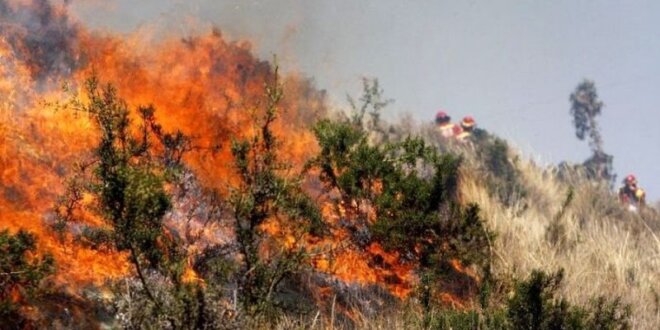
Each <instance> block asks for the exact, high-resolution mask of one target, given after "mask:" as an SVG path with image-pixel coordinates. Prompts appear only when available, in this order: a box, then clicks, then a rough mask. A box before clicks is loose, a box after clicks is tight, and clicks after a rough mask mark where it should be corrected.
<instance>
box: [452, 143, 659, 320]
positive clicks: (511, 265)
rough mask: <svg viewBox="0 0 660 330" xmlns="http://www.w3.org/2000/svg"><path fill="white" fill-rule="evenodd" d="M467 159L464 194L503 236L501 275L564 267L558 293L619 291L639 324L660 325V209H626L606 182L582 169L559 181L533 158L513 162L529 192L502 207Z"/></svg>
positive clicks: (498, 247) (583, 296)
mask: <svg viewBox="0 0 660 330" xmlns="http://www.w3.org/2000/svg"><path fill="white" fill-rule="evenodd" d="M511 156H513V155H511ZM511 159H513V158H511ZM466 160H467V161H466V166H465V168H464V170H463V173H462V184H461V196H462V198H463V200H464V201H466V202H475V203H478V204H479V205H480V206H481V208H482V212H483V213H482V215H483V217H484V219H485V220H486V221H487V223H488V225H489V226H490V228H491V229H492V230H493V231H495V232H496V233H497V235H498V237H497V239H496V240H495V242H494V246H493V250H494V255H495V260H494V265H493V266H494V271H495V273H496V274H497V275H498V276H499V277H501V278H507V277H508V278H512V277H514V278H524V277H525V276H527V275H528V274H529V273H530V271H532V270H533V269H541V270H545V271H548V272H553V271H557V270H558V269H560V268H563V269H564V270H565V281H564V286H563V289H562V292H561V294H562V295H563V296H564V297H566V298H567V299H568V300H570V301H572V302H575V303H580V304H584V303H588V302H589V300H590V299H591V298H594V297H597V296H601V295H604V296H608V297H616V296H618V297H621V299H622V301H623V302H624V303H627V304H630V305H631V307H632V319H631V323H632V326H633V328H634V329H660V241H659V240H658V237H657V236H658V235H660V233H658V232H657V231H658V230H657V228H659V227H660V226H658V223H659V221H658V219H657V216H656V215H655V212H653V211H652V210H648V211H647V212H642V213H641V214H642V215H641V216H640V215H639V214H633V213H631V212H628V211H625V210H623V208H622V207H621V206H620V205H618V202H617V200H616V196H615V195H614V194H613V193H612V192H611V191H610V190H609V189H608V188H607V187H606V186H603V185H597V184H594V183H592V182H589V181H587V180H585V179H583V178H582V177H581V176H580V175H576V176H574V177H573V178H570V179H565V180H560V179H559V178H558V175H557V173H556V171H555V170H554V169H543V168H541V167H539V166H537V165H536V164H534V162H532V161H516V163H517V164H516V166H517V167H518V169H519V170H520V175H521V176H522V182H523V185H524V189H525V191H526V197H524V198H518V199H517V200H516V202H515V203H513V205H511V206H510V207H505V206H504V205H503V204H502V203H500V202H499V201H498V200H497V199H496V198H495V197H493V196H491V194H490V193H489V191H488V189H487V186H486V185H485V184H484V180H483V175H482V174H480V173H479V171H478V170H477V169H476V168H477V166H476V165H477V164H476V160H474V159H473V158H472V157H471V156H470V155H469V154H468V155H467V156H466ZM571 190H573V192H574V194H573V198H572V200H570V198H568V194H569V191H571ZM563 206H565V210H564V212H562V211H561V210H562V207H563Z"/></svg>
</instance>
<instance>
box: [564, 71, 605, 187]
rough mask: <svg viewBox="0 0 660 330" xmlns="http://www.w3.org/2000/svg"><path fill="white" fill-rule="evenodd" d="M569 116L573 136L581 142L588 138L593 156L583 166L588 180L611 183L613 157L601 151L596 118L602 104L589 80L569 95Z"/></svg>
mask: <svg viewBox="0 0 660 330" xmlns="http://www.w3.org/2000/svg"><path fill="white" fill-rule="evenodd" d="M569 100H570V102H571V115H572V116H573V125H574V126H575V135H576V136H577V138H578V139H579V140H581V141H583V140H585V139H586V138H587V137H588V138H589V147H590V148H591V151H592V152H593V155H592V156H591V157H590V158H589V159H587V160H586V161H585V162H584V164H583V166H584V167H585V169H586V171H587V175H588V176H589V177H590V178H594V179H599V180H601V179H602V180H605V181H607V182H610V183H611V182H613V181H614V180H615V179H616V175H615V174H614V170H613V168H612V160H613V157H612V156H611V155H609V154H607V153H606V152H605V151H604V150H603V138H602V136H601V133H600V128H599V127H598V122H597V121H596V117H598V116H600V114H601V110H602V108H603V102H602V101H601V100H600V99H599V98H598V92H597V91H596V85H595V83H594V82H593V81H591V80H586V79H585V80H584V81H582V82H581V83H580V84H579V85H578V86H577V87H576V88H575V91H574V92H573V93H572V94H571V96H570V98H569Z"/></svg>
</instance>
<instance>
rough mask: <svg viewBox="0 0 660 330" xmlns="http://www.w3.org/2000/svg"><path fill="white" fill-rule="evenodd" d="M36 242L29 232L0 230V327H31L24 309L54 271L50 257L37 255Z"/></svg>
mask: <svg viewBox="0 0 660 330" xmlns="http://www.w3.org/2000/svg"><path fill="white" fill-rule="evenodd" d="M35 243H36V242H35V237H34V236H33V235H32V234H30V233H28V232H26V231H22V230H21V231H19V232H17V233H16V234H10V233H9V232H8V231H7V230H3V231H0V324H3V325H6V326H9V325H14V326H16V327H17V328H24V327H27V326H28V325H29V324H30V321H29V320H28V318H27V317H26V316H25V315H24V313H22V312H21V310H20V308H21V307H22V306H23V307H24V306H26V305H27V304H29V303H30V302H34V301H33V298H35V296H36V295H38V293H39V292H40V290H41V289H42V286H41V284H42V280H43V279H44V277H45V276H47V275H49V274H50V273H52V272H53V271H54V261H53V258H52V257H51V256H50V255H44V256H41V257H39V256H36V255H35V252H36V245H35Z"/></svg>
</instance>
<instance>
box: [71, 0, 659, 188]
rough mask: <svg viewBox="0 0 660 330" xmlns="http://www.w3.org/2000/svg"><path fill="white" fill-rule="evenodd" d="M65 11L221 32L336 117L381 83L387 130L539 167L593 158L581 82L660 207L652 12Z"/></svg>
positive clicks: (454, 6) (91, 4)
mask: <svg viewBox="0 0 660 330" xmlns="http://www.w3.org/2000/svg"><path fill="white" fill-rule="evenodd" d="M136 2H137V1H132V0H114V1H112V0H110V1H90V0H86V1H85V0H82V1H73V2H72V4H71V9H72V11H73V12H74V14H75V15H76V16H77V17H78V19H79V20H81V21H82V22H84V23H85V24H86V25H87V26H89V27H91V28H93V29H103V30H110V31H114V32H117V33H126V34H130V33H135V32H136V31H153V30H158V31H163V33H167V34H174V35H177V36H189V35H192V34H196V33H205V32H208V30H209V29H210V27H211V26H217V27H219V28H220V29H221V30H222V31H223V34H224V35H225V36H226V37H227V38H229V39H236V40H238V39H249V40H250V41H251V42H252V43H253V47H254V50H255V52H256V54H257V55H258V56H259V57H261V58H263V59H270V58H271V57H272V55H273V54H276V55H277V57H278V61H279V63H280V64H281V65H282V67H283V68H284V69H285V70H287V71H295V72H301V73H303V74H305V75H307V76H310V77H313V78H314V80H315V81H316V84H317V87H319V88H321V89H326V90H327V91H328V93H329V95H330V96H331V101H332V102H333V103H334V104H337V105H342V104H345V98H346V94H351V95H359V93H360V91H361V88H360V79H361V77H375V78H378V79H379V81H380V83H381V86H382V87H383V88H384V90H385V96H386V97H388V98H392V99H394V100H395V103H394V104H392V105H391V106H390V107H389V108H388V109H387V112H388V114H387V115H388V116H389V118H396V117H397V116H398V115H400V114H402V113H409V114H412V115H413V116H414V117H415V118H416V119H417V120H419V121H431V120H432V119H433V116H434V115H435V113H436V112H437V111H438V110H439V109H443V110H446V111H447V112H448V113H449V114H450V115H452V116H453V118H454V119H457V120H458V119H460V118H461V117H462V116H464V115H472V116H474V117H475V119H476V120H477V123H478V125H479V126H481V127H482V128H485V129H487V130H489V131H491V132H493V133H495V134H497V135H499V136H502V137H504V138H506V139H507V140H509V142H510V143H511V144H512V145H514V146H515V147H517V148H519V149H520V150H521V151H522V152H524V153H525V155H527V156H528V157H531V158H533V159H534V160H536V161H537V162H538V163H539V164H548V165H549V164H556V163H559V162H561V161H564V160H565V161H569V162H574V163H579V162H582V161H584V160H585V159H586V158H588V157H589V156H590V151H589V148H588V145H587V142H586V141H579V140H577V138H576V137H575V130H574V127H573V125H572V122H571V117H570V112H569V110H570V103H569V101H568V97H569V95H570V93H571V92H572V91H573V90H574V89H575V87H576V86H577V84H578V83H579V82H580V81H582V80H583V79H584V78H588V79H592V80H594V81H595V83H596V87H597V89H598V93H599V96H600V99H601V100H602V101H603V102H604V103H605V107H604V108H603V112H602V115H601V116H600V117H599V118H598V121H599V125H600V127H601V130H602V135H603V139H604V141H605V144H604V149H605V151H606V152H607V153H609V154H612V155H613V156H614V170H615V172H616V173H617V174H618V177H619V178H620V179H622V178H623V177H624V176H625V175H627V174H629V173H634V174H635V175H636V176H637V178H638V180H639V182H640V186H641V187H642V188H644V189H645V190H646V191H647V194H648V197H649V199H650V200H658V199H660V170H658V166H657V164H660V129H658V127H657V125H658V124H660V1H605V0H603V1H586V0H582V1H576V0H570V1H569V0H555V1H531V0H530V1H522V0H520V1H504V0H502V1H494V0H483V1H476V0H474V1H469V0H466V1H440V0H428V1H400V0H362V1H355V0H352V1H350V0H333V1H321V0H281V1H249V0H240V1H239V0H227V1H222V0H142V1H139V2H138V4H136Z"/></svg>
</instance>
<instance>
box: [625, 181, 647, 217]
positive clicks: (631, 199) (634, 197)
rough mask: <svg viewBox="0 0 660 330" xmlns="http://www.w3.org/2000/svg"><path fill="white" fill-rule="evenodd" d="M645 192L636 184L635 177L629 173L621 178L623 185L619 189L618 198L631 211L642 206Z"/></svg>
mask: <svg viewBox="0 0 660 330" xmlns="http://www.w3.org/2000/svg"><path fill="white" fill-rule="evenodd" d="M645 199H646V193H645V192H644V190H643V189H642V188H639V187H638V186H637V178H635V175H633V174H630V175H628V176H626V178H625V179H623V187H621V189H619V200H620V201H621V203H623V204H624V205H627V206H628V209H629V210H631V211H637V210H638V209H640V208H641V207H643V206H644V203H645Z"/></svg>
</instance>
